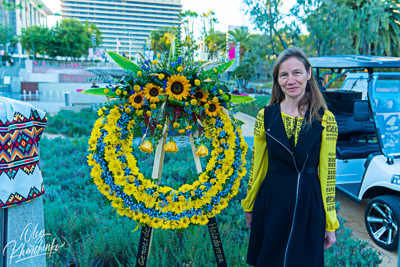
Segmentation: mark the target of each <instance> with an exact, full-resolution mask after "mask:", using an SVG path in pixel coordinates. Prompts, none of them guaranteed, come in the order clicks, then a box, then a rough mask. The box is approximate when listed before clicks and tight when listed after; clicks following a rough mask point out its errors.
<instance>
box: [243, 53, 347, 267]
mask: <svg viewBox="0 0 400 267" xmlns="http://www.w3.org/2000/svg"><path fill="white" fill-rule="evenodd" d="M273 77H274V84H273V88H272V95H271V100H270V103H269V105H268V106H267V107H265V109H262V110H261V111H260V112H259V113H258V115H257V121H256V124H255V128H254V149H253V158H252V163H251V170H250V178H249V184H248V188H247V197H246V199H244V200H243V201H242V206H243V209H244V211H245V216H246V223H247V226H248V227H249V228H251V233H250V242H249V249H248V254H247V263H248V264H250V265H253V266H257V267H259V266H268V267H282V266H284V267H292V266H296V267H300V266H304V267H322V266H324V248H329V247H330V246H331V245H332V244H333V243H334V242H335V241H336V238H335V230H336V229H337V228H339V222H338V220H337V218H336V211H335V172H336V139H337V125H336V121H335V117H334V116H333V114H332V113H331V112H329V111H328V110H327V107H326V104H325V101H324V98H323V96H322V94H321V92H320V91H319V90H318V86H317V83H316V82H315V80H314V76H313V73H312V69H311V65H310V62H309V61H308V59H307V58H306V56H305V54H304V53H303V52H302V51H301V50H300V49H299V48H296V47H291V48H289V49H287V50H285V51H284V52H282V53H281V54H280V55H279V57H278V58H277V60H276V62H275V65H274V71H273Z"/></svg>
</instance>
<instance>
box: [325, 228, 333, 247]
mask: <svg viewBox="0 0 400 267" xmlns="http://www.w3.org/2000/svg"><path fill="white" fill-rule="evenodd" d="M335 242H336V236H335V232H329V231H325V242H324V248H325V249H328V248H330V247H331V246H332V245H333V243H335Z"/></svg>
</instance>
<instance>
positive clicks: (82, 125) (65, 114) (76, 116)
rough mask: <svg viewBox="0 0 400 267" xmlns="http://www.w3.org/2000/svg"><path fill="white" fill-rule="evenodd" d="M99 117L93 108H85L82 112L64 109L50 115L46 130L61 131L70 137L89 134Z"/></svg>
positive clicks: (49, 131)
mask: <svg viewBox="0 0 400 267" xmlns="http://www.w3.org/2000/svg"><path fill="white" fill-rule="evenodd" d="M97 118H98V115H97V113H95V112H93V111H92V109H83V110H82V112H73V111H70V110H62V111H60V112H59V113H57V114H56V115H54V116H49V118H48V123H47V127H46V132H48V133H53V134H55V133H60V134H63V135H65V136H68V137H81V136H89V134H90V131H91V129H92V128H93V124H94V122H95V121H96V120H97Z"/></svg>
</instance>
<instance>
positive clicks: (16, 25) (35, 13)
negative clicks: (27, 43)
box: [0, 0, 54, 55]
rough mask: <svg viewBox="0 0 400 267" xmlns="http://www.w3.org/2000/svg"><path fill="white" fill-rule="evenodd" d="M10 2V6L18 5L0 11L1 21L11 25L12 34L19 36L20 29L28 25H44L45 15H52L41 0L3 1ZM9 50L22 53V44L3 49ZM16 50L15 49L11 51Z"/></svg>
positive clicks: (45, 23) (45, 22) (45, 21)
mask: <svg viewBox="0 0 400 267" xmlns="http://www.w3.org/2000/svg"><path fill="white" fill-rule="evenodd" d="M3 4H4V5H6V4H11V5H12V6H16V7H20V8H15V11H10V10H6V9H5V8H4V12H1V13H2V14H1V16H0V19H1V23H3V24H7V25H9V26H11V28H12V29H13V30H14V34H15V35H17V36H19V35H21V34H22V29H23V28H26V27H30V26H46V27H47V16H50V15H54V14H53V12H51V10H50V9H49V8H48V7H47V6H46V5H45V4H44V3H43V2H42V1H41V0H24V1H21V0H6V1H5V2H4V3H3ZM5 50H6V51H7V50H10V52H13V53H18V55H22V46H21V44H20V43H18V44H17V45H16V47H15V48H12V49H8V48H7V49H5ZM11 50H16V51H11Z"/></svg>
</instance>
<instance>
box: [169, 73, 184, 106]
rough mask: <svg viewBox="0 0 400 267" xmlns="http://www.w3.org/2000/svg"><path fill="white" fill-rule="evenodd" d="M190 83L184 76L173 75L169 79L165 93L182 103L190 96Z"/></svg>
mask: <svg viewBox="0 0 400 267" xmlns="http://www.w3.org/2000/svg"><path fill="white" fill-rule="evenodd" d="M189 92H190V83H189V81H188V80H187V79H186V77H185V76H183V75H180V74H178V75H175V74H174V75H172V76H171V77H168V81H167V87H166V88H165V93H166V94H167V95H168V96H173V97H174V98H175V99H176V100H179V101H182V99H186V97H188V96H189V95H190V93H189Z"/></svg>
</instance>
